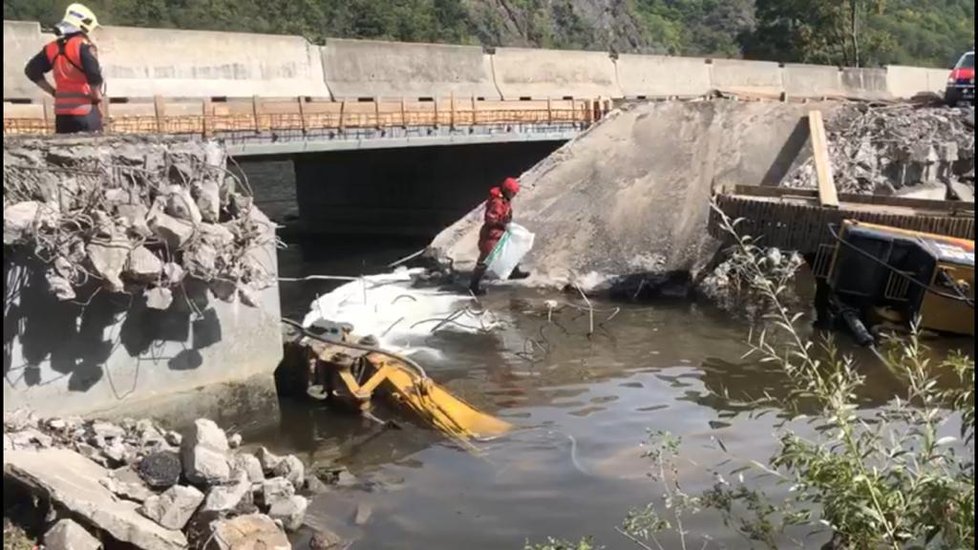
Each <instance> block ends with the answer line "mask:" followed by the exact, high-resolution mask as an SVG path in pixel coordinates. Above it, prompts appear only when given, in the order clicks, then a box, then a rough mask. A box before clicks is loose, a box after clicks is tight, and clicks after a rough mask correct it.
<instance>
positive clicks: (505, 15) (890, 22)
mask: <svg viewBox="0 0 978 550" xmlns="http://www.w3.org/2000/svg"><path fill="white" fill-rule="evenodd" d="M87 4H88V5H89V6H90V7H91V8H92V9H93V10H95V11H96V13H98V15H99V17H100V20H101V21H102V23H103V24H109V25H128V26H137V27H174V28H183V29H206V30H226V31H248V32H267V33H285V34H301V35H303V36H306V37H307V38H309V39H310V40H312V41H314V42H319V43H321V42H322V41H323V40H325V39H326V37H338V38H378V39H390V40H403V41H408V42H444V43H456V44H458V43H467V44H482V45H485V46H535V47H548V48H561V49H572V48H573V49H587V50H601V51H607V50H614V51H619V52H640V53H665V54H673V55H715V56H723V57H741V56H744V57H749V58H764V59H777V60H779V61H798V62H811V63H829V64H832V63H838V64H854V63H856V62H857V61H856V60H857V59H858V63H859V64H860V65H864V66H873V65H880V64H886V63H900V64H913V65H930V66H935V67H946V66H948V64H949V63H952V62H953V60H954V59H956V57H957V56H958V55H960V53H961V52H962V51H963V50H964V49H967V48H968V47H971V46H972V45H973V43H974V27H975V24H974V21H975V17H974V12H975V7H974V2H973V0H887V1H886V2H882V1H881V0H850V1H849V2H839V1H838V0H793V1H792V2H784V1H782V0H208V1H206V2H188V1H187V0H153V1H151V2H145V1H143V0H89V1H88V2H87ZM62 5H63V4H62V3H60V2H53V1H37V0H4V2H3V15H4V19H23V20H34V21H41V22H42V23H44V24H47V25H50V24H53V23H54V22H55V21H56V20H57V18H58V17H59V16H60V14H61V6H62ZM853 6H855V7H856V12H857V15H858V18H859V20H858V23H859V24H858V25H857V28H858V29H859V32H858V33H857V36H856V37H855V40H854V37H853V36H852V35H851V28H852V27H851V20H850V15H851V10H850V8H851V7H853Z"/></svg>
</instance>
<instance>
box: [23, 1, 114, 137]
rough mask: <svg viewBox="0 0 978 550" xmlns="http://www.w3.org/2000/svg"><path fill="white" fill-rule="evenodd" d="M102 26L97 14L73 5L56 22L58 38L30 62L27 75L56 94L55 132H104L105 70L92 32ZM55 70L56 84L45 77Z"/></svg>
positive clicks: (46, 90)
mask: <svg viewBox="0 0 978 550" xmlns="http://www.w3.org/2000/svg"><path fill="white" fill-rule="evenodd" d="M96 27H98V19H96V17H95V14H94V13H92V11H91V10H90V9H88V8H86V7H85V6H83V5H81V4H71V5H70V6H68V9H67V10H66V11H65V16H64V19H62V20H61V22H60V23H58V24H57V25H55V33H56V34H57V35H58V38H57V40H54V41H52V42H50V43H49V44H48V45H46V46H44V49H42V50H41V51H40V52H39V53H38V54H37V55H35V56H34V57H33V58H31V60H30V61H28V62H27V66H26V67H25V68H24V74H26V75H27V78H29V79H30V80H31V82H34V83H35V84H37V86H38V87H39V88H41V89H42V90H44V91H45V92H47V93H48V94H50V95H51V96H53V97H54V114H55V123H54V124H55V131H56V132H57V133H59V134H72V133H76V132H100V131H101V130H102V115H103V108H104V105H103V102H104V98H103V96H102V84H103V80H102V69H101V67H100V66H99V62H98V57H97V54H96V49H95V45H94V44H92V42H91V40H90V39H89V34H91V32H92V31H93V30H95V28H96ZM48 72H53V73H54V86H51V83H50V82H48V80H47V78H46V77H45V76H44V75H45V74H46V73H48Z"/></svg>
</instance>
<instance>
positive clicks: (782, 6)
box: [745, 0, 894, 67]
mask: <svg viewBox="0 0 978 550" xmlns="http://www.w3.org/2000/svg"><path fill="white" fill-rule="evenodd" d="M883 8H884V1H883V0H757V13H756V17H757V29H756V31H755V32H754V34H753V35H752V36H751V37H750V38H749V39H748V40H747V41H746V44H745V55H746V56H747V57H750V58H754V59H770V60H774V61H782V62H789V61H794V62H802V63H821V64H827V65H843V66H848V67H860V66H864V65H875V64H879V63H880V61H881V59H882V58H883V57H884V55H885V54H886V52H887V51H889V50H892V49H893V48H894V41H893V37H892V36H891V35H890V34H889V33H888V32H886V31H884V30H880V29H879V28H876V27H870V26H868V25H867V24H866V22H867V20H869V16H870V15H873V14H875V15H879V14H881V13H882V12H883Z"/></svg>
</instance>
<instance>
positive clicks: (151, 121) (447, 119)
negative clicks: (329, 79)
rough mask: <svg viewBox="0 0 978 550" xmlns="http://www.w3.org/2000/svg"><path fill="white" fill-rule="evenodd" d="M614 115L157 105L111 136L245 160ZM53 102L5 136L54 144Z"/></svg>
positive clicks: (540, 131)
mask: <svg viewBox="0 0 978 550" xmlns="http://www.w3.org/2000/svg"><path fill="white" fill-rule="evenodd" d="M609 109H610V103H609V102H608V101H606V100H573V99H569V100H543V101H483V100H480V99H479V98H474V97H472V98H466V99H465V100H461V99H458V100H456V99H455V98H451V99H449V100H447V101H445V100H432V101H417V100H413V101H406V100H402V101H396V102H393V101H353V102H347V101H331V100H317V99H311V98H287V99H281V98H257V97H255V98H247V99H243V98H238V99H223V100H222V101H214V100H212V99H204V100H179V99H164V98H159V97H157V98H153V99H152V100H149V99H142V100H128V99H127V100H126V102H123V103H119V102H116V103H111V104H110V105H109V116H108V122H107V124H106V131H107V132H110V133H124V134H153V133H160V134H178V135H179V134H191V135H201V136H215V137H221V138H222V139H224V140H225V141H226V142H227V143H228V145H229V146H230V147H231V149H232V152H233V153H236V154H276V153H294V152H303V151H324V150H335V149H356V148H383V147H407V146H414V145H446V144H459V143H486V142H504V141H538V140H561V139H569V138H571V137H573V136H574V135H576V134H577V133H578V132H579V131H581V130H583V129H584V128H586V127H588V126H589V125H591V124H593V123H594V122H595V121H597V120H598V119H600V118H601V117H602V116H603V115H604V114H605V113H607V111H608V110H609ZM53 132H54V115H53V112H52V107H51V104H50V102H48V101H46V102H44V103H28V104H15V103H5V104H4V119H3V133H4V135H13V134H50V133H53Z"/></svg>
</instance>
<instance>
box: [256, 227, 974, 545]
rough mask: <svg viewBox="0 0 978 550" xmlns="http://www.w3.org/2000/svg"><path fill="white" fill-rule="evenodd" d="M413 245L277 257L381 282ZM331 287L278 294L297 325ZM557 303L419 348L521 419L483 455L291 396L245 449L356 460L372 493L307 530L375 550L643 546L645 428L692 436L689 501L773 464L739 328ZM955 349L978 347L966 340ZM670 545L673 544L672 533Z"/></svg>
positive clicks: (328, 500)
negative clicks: (638, 510) (327, 257)
mask: <svg viewBox="0 0 978 550" xmlns="http://www.w3.org/2000/svg"><path fill="white" fill-rule="evenodd" d="M410 248H411V246H409V245H405V246H404V247H399V246H392V247H389V248H386V249H385V248H378V247H375V250H376V252H374V253H371V254H369V255H358V256H355V257H354V256H347V257H343V255H342V254H340V255H337V256H336V257H335V258H334V259H333V260H331V261H328V262H316V261H308V260H307V261H302V262H300V261H299V256H298V251H297V250H295V249H294V248H293V249H292V250H289V251H286V252H284V253H283V254H282V256H281V260H280V262H281V270H282V272H283V274H285V275H297V274H303V273H332V274H344V273H345V274H359V273H370V272H373V271H379V270H381V269H382V266H383V265H384V264H385V263H386V262H388V261H390V260H392V259H394V258H397V257H398V256H399V255H400V253H402V252H405V251H406V252H410ZM329 289H330V287H329V286H328V285H327V284H325V283H303V284H301V285H300V284H297V285H294V286H289V287H284V288H283V294H282V295H283V310H284V312H285V314H286V316H290V317H293V318H301V316H302V315H303V314H304V313H305V311H306V309H307V307H308V304H309V301H310V300H311V299H312V298H313V297H314V296H315V295H316V294H318V293H323V292H328V290H329ZM547 299H554V300H558V301H561V302H575V301H574V300H573V297H569V296H564V295H555V294H545V293H543V292H540V291H536V290H531V289H519V290H517V289H513V288H507V289H500V288H496V289H491V290H490V294H489V296H488V297H487V298H486V299H485V301H484V304H485V305H486V306H487V307H488V308H490V309H491V310H493V311H494V312H496V313H497V314H498V315H499V316H500V318H502V319H504V320H505V326H504V327H503V328H502V329H500V330H497V331H494V332H492V333H491V334H458V333H452V332H444V331H439V332H437V333H435V334H432V335H430V336H427V337H426V338H425V342H424V343H425V345H426V347H428V348H432V349H435V350H437V353H427V354H425V353H422V354H421V355H419V356H416V357H415V358H416V359H418V360H419V361H420V362H421V363H422V364H423V365H425V367H426V368H427V370H428V372H429V374H430V375H431V376H432V378H434V379H435V380H436V381H438V382H439V383H442V384H444V385H446V386H447V387H448V388H450V389H451V390H453V391H454V392H456V393H457V394H458V395H460V396H462V397H463V398H465V399H466V400H468V401H470V402H471V403H473V404H475V405H477V406H479V407H482V408H484V409H485V410H487V411H490V412H492V413H494V414H496V415H498V416H500V417H502V418H504V419H506V420H508V421H510V422H511V423H513V424H515V425H516V426H518V429H517V430H516V431H515V432H514V433H512V434H510V435H507V436H505V437H503V438H500V439H497V440H495V441H491V442H487V443H482V444H479V445H478V448H479V452H477V453H471V452H467V451H464V450H462V449H460V448H459V447H458V446H456V445H454V444H452V443H450V442H448V441H446V440H445V439H443V438H442V437H440V436H439V435H438V434H437V433H434V432H432V431H430V430H428V429H425V428H423V427H421V426H417V425H414V424H412V423H411V422H409V421H408V419H405V418H403V417H402V416H400V415H399V414H398V413H397V412H396V411H392V410H387V409H385V408H384V407H379V408H378V409H377V411H376V413H377V416H379V417H381V418H392V419H396V420H398V422H399V425H400V427H401V429H383V428H381V427H379V426H377V425H376V424H374V423H371V422H370V421H366V420H363V419H361V418H359V417H356V416H352V415H344V414H342V413H339V412H336V411H331V410H326V409H323V408H319V407H316V406H312V405H310V404H309V403H306V402H294V401H283V402H282V404H281V408H282V410H281V416H282V420H281V422H280V423H278V424H277V425H273V426H268V427H265V428H262V429H260V430H257V431H256V432H255V433H253V434H249V435H247V437H246V440H250V441H257V442H259V443H262V444H265V445H268V446H270V447H272V448H273V449H275V450H277V451H281V452H294V453H297V454H298V455H299V456H300V457H301V458H302V459H303V460H304V461H305V462H306V463H317V462H318V463H327V462H330V461H336V462H339V463H341V464H344V465H346V466H347V467H348V468H349V469H350V471H351V472H352V473H354V474H355V475H356V476H357V477H358V479H359V481H360V483H359V484H358V485H356V486H352V487H346V488H340V489H337V490H335V491H333V492H330V493H328V494H326V495H322V496H320V497H317V498H316V499H314V500H313V502H312V503H311V505H310V510H309V513H308V514H307V522H308V523H309V524H310V525H312V526H324V527H329V528H330V529H333V530H334V531H336V532H337V533H339V534H341V535H343V536H345V537H349V538H350V539H351V540H355V541H356V542H355V543H354V545H353V548H370V549H416V548H439V549H440V548H446V549H456V548H465V549H471V550H475V549H480V550H481V549H507V548H511V549H516V548H522V547H523V544H524V542H525V541H526V540H527V539H530V540H532V541H538V542H539V541H542V540H543V539H544V538H545V537H547V536H556V537H561V538H567V539H577V538H579V537H581V536H585V535H590V536H593V537H594V538H595V539H596V541H597V542H598V543H600V544H602V545H604V546H605V547H606V548H634V547H635V546H633V545H632V544H631V543H629V542H628V541H627V540H625V539H624V538H623V537H622V536H621V535H619V534H617V533H616V532H615V530H614V528H615V526H616V525H620V524H621V521H622V519H623V518H624V517H625V515H626V513H627V512H628V510H629V509H630V508H631V507H634V506H638V505H643V504H645V503H648V502H658V501H659V500H658V499H659V497H660V496H661V492H662V489H661V487H659V486H657V485H655V484H653V483H652V482H651V481H649V480H648V479H647V475H646V474H647V472H648V471H649V467H650V463H649V462H648V460H647V459H644V458H642V452H643V448H642V446H641V444H642V443H643V441H644V440H645V438H646V433H647V431H648V430H666V431H669V432H671V433H673V434H675V435H677V436H680V437H681V438H682V441H683V442H682V447H681V450H682V455H681V459H680V460H679V463H678V466H679V474H680V478H681V480H682V483H683V484H684V487H685V488H686V489H687V490H688V491H690V492H697V491H700V490H703V489H706V488H708V487H709V486H711V485H712V484H713V483H714V478H713V477H712V476H711V474H710V473H709V468H708V467H709V466H711V465H714V464H716V463H718V462H720V461H721V460H724V459H726V458H730V457H731V456H734V457H737V458H738V459H740V460H748V459H760V460H764V459H766V458H767V457H769V456H770V455H771V454H772V452H773V451H774V448H775V447H774V445H775V442H776V439H775V437H774V436H775V434H776V432H777V429H778V428H777V427H776V423H778V412H779V411H771V414H764V415H758V414H756V413H758V412H760V411H758V410H752V409H753V407H752V406H751V405H749V404H747V403H748V402H750V401H752V400H755V399H757V398H760V397H761V396H762V395H763V394H764V393H765V392H768V393H770V394H773V395H778V394H783V393H784V391H785V390H784V380H783V378H782V376H781V375H780V374H779V372H778V371H777V368H776V367H771V366H765V365H762V364H759V363H758V362H756V361H754V360H751V359H741V356H742V354H743V352H744V351H745V344H744V342H745V338H746V335H747V331H748V327H747V325H746V324H745V323H744V322H743V321H740V320H737V319H735V318H733V317H731V316H729V315H726V314H723V313H721V312H718V311H716V310H715V309H713V308H711V307H710V306H708V305H705V304H690V303H681V304H677V303H673V304H653V305H627V306H621V311H620V312H619V313H618V314H617V315H615V316H614V318H613V319H611V320H610V321H606V322H603V321H604V320H605V319H606V318H607V317H608V316H609V315H610V314H609V313H607V312H602V313H601V314H596V324H597V326H596V330H595V332H594V334H592V335H591V337H590V338H588V337H587V335H586V333H587V332H588V328H589V320H588V317H587V315H584V314H582V313H581V312H580V311H579V310H577V309H573V308H565V309H564V310H562V311H560V312H559V313H556V314H554V315H552V316H551V320H550V321H548V319H547V314H546V306H545V305H544V304H545V300H547ZM575 303H576V302H575ZM595 307H597V308H599V309H607V308H611V307H618V305H617V304H615V305H611V304H595ZM530 340H532V341H533V342H535V343H530V342H529V341H530ZM943 345H950V346H953V347H958V348H965V349H966V351H969V352H971V353H973V343H972V342H971V341H969V340H962V341H957V342H952V343H950V344H947V343H943V344H942V346H943ZM858 359H859V365H860V369H862V370H863V372H864V373H865V374H866V375H867V376H868V377H869V380H870V382H869V384H868V386H867V387H866V388H865V391H864V392H863V393H862V395H861V396H860V399H861V401H862V405H863V406H864V407H874V406H879V405H880V404H882V403H884V402H886V400H887V399H889V398H890V397H891V396H893V395H895V393H896V392H898V391H899V389H900V387H899V384H898V383H897V381H896V380H895V379H893V377H892V376H891V375H890V374H889V373H888V372H887V371H886V370H885V369H884V368H883V367H882V365H881V364H880V363H879V362H878V361H877V360H876V359H875V358H874V357H872V356H871V355H868V354H860V355H859V356H858ZM752 412H753V413H755V414H751V413H752ZM717 440H720V441H721V442H722V444H723V446H724V447H725V448H726V450H727V453H729V454H727V453H725V452H724V451H722V450H721V449H720V448H719V444H718V441H717ZM686 529H687V530H688V531H690V532H691V533H694V534H699V533H702V534H706V535H708V536H710V537H711V538H712V539H713V542H712V543H711V544H710V546H709V547H710V548H723V547H726V548H746V547H749V545H748V544H746V543H745V542H744V541H743V539H741V538H739V537H738V536H737V535H736V534H735V533H733V532H732V531H730V530H727V529H725V528H724V527H723V526H722V525H721V522H720V521H719V519H718V517H717V516H715V515H710V514H702V515H699V516H695V517H693V518H690V519H688V520H687V523H686ZM694 538H695V540H697V541H701V540H702V539H700V538H696V535H694ZM661 540H662V542H663V545H664V546H665V547H666V548H678V541H676V540H675V539H673V538H670V537H669V536H668V535H667V536H665V537H663V538H662V539H661ZM822 541H823V539H820V538H818V537H816V538H813V539H810V540H809V541H808V543H807V544H806V546H810V547H818V545H819V543H820V542H822ZM701 545H702V542H697V543H696V544H695V546H694V547H695V548H699V547H700V546H701Z"/></svg>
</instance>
